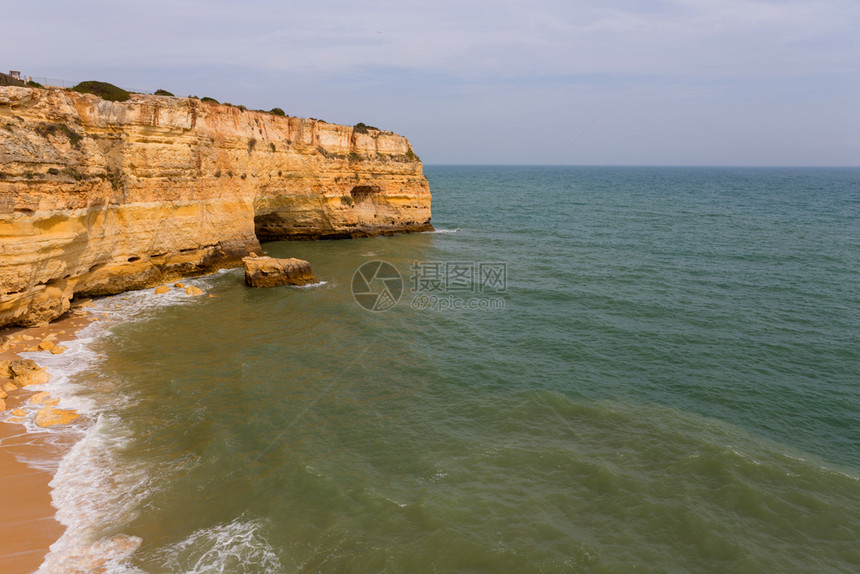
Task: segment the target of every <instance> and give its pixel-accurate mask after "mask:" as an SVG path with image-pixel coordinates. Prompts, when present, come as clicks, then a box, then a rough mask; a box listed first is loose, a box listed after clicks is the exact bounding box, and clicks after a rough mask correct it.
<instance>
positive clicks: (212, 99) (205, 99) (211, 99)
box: [200, 96, 218, 104]
mask: <svg viewBox="0 0 860 574" xmlns="http://www.w3.org/2000/svg"><path fill="white" fill-rule="evenodd" d="M200 101H201V102H209V103H210V104H217V103H218V100H216V99H215V98H210V97H209V96H204V97H202V98H200Z"/></svg>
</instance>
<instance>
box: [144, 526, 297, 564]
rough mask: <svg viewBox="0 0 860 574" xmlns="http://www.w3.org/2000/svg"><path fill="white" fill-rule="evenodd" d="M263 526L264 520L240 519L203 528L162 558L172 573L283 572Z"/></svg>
mask: <svg viewBox="0 0 860 574" xmlns="http://www.w3.org/2000/svg"><path fill="white" fill-rule="evenodd" d="M263 527H264V525H263V523H262V522H260V521H256V520H250V521H249V520H242V519H241V518H237V519H235V520H233V521H232V522H230V523H228V524H219V525H217V526H213V527H211V528H203V529H200V530H197V531H195V532H193V533H192V534H191V535H190V536H188V537H187V538H186V539H185V540H182V541H181V542H177V543H176V544H172V545H170V546H168V547H167V548H165V549H164V550H162V551H161V552H160V559H161V561H162V564H163V567H164V569H165V571H168V572H185V573H187V574H197V573H204V572H205V573H212V572H279V571H281V563H280V560H278V556H277V554H276V553H275V551H274V549H273V548H272V546H271V545H270V544H269V542H268V541H267V540H266V538H265V536H264V535H263V533H262V531H263V529H264V528H263Z"/></svg>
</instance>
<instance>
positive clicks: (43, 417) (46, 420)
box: [36, 406, 80, 428]
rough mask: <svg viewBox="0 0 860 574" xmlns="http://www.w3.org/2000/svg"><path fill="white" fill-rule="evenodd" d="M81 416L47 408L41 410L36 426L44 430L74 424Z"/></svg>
mask: <svg viewBox="0 0 860 574" xmlns="http://www.w3.org/2000/svg"><path fill="white" fill-rule="evenodd" d="M79 416H80V415H79V414H78V413H76V412H75V411H70V410H64V409H57V408H54V407H52V406H46V407H42V408H41V409H39V411H38V412H37V413H36V425H37V426H40V427H43V428H44V427H50V426H54V425H64V424H67V423H70V422H72V421H73V420H75V419H76V418H78V417H79Z"/></svg>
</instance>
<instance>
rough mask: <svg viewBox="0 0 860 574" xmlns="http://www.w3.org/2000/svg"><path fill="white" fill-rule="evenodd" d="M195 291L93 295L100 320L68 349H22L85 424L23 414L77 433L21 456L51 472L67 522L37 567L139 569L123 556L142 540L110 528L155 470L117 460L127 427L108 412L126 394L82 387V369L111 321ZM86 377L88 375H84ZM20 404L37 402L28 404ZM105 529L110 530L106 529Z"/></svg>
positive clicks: (58, 433) (46, 573)
mask: <svg viewBox="0 0 860 574" xmlns="http://www.w3.org/2000/svg"><path fill="white" fill-rule="evenodd" d="M183 283H186V284H188V285H198V286H199V285H201V284H203V285H205V284H206V283H207V281H206V280H205V279H204V278H198V279H195V280H191V281H187V280H186V281H183ZM195 300H199V298H197V297H191V296H188V295H186V294H185V292H184V291H183V290H181V289H171V290H170V292H169V293H164V294H161V295H155V294H154V293H153V290H151V289H149V290H145V291H132V292H127V293H123V294H121V295H116V296H112V297H106V298H103V299H98V300H95V301H94V302H93V304H92V305H91V306H90V307H88V308H87V311H88V312H89V313H90V314H91V315H92V316H93V317H97V318H98V319H99V320H98V321H96V322H93V323H91V324H90V325H88V326H86V327H85V328H83V329H82V330H81V331H79V332H78V335H77V339H75V340H73V341H69V342H67V343H63V345H64V346H65V347H66V348H67V350H66V352H65V353H63V354H61V355H50V354H47V353H25V355H26V356H28V357H31V358H33V359H34V360H37V361H38V362H39V363H40V364H41V365H44V366H45V367H46V368H47V370H48V372H49V373H50V374H51V381H50V382H48V383H46V384H44V385H40V390H46V391H49V392H50V393H51V395H52V396H56V397H59V398H60V399H61V402H60V405H59V406H60V407H61V408H72V409H76V410H77V411H78V412H80V413H81V415H82V419H83V424H74V425H64V426H56V427H49V428H46V429H42V428H39V427H37V426H35V425H34V424H33V423H32V422H30V421H32V420H33V418H34V417H32V416H28V417H27V421H28V422H27V423H26V425H27V430H28V431H30V432H34V433H39V434H41V435H43V436H42V437H40V439H41V438H44V439H46V440H52V439H57V440H59V439H63V440H66V441H68V440H69V438H70V437H72V438H74V439H76V440H77V442H75V444H74V446H73V447H72V448H71V449H70V450H69V451H68V453H67V454H66V455H65V456H64V457H63V458H62V459H61V460H60V461H59V463H56V462H47V463H45V462H44V461H26V462H28V463H30V464H32V465H34V466H42V467H47V468H48V469H49V470H51V471H54V470H55V471H56V472H55V474H54V477H53V479H52V480H51V487H52V489H53V490H52V492H51V496H52V499H53V504H54V506H55V507H56V508H57V520H58V521H59V522H60V523H61V524H63V526H65V527H66V530H65V532H64V533H63V535H62V536H61V537H60V539H59V540H57V541H56V542H55V543H54V544H52V545H51V548H50V552H49V553H48V555H47V556H46V557H45V560H44V562H43V563H42V565H41V566H40V568H39V570H38V573H39V574H54V573H60V572H62V573H65V572H90V571H96V570H98V571H102V572H106V573H111V574H121V573H131V572H140V570H138V569H136V568H134V567H133V566H131V565H130V563H129V557H130V556H131V555H132V554H133V553H134V551H135V550H136V549H137V548H138V546H140V544H141V542H142V541H141V540H140V539H139V538H136V537H133V536H127V535H124V534H115V533H116V531H117V527H121V526H122V525H123V524H127V523H128V522H129V521H131V520H133V519H134V518H135V517H136V512H137V508H138V507H139V505H140V502H141V500H142V499H143V498H145V497H146V496H147V495H148V494H149V493H150V491H151V489H152V488H154V487H155V485H154V484H153V483H152V480H153V477H154V476H158V475H159V474H160V473H159V470H158V469H153V468H151V467H148V466H147V465H146V464H145V463H142V462H140V463H136V464H135V463H131V462H129V461H125V460H124V461H122V463H120V462H119V461H117V458H116V457H117V455H118V453H119V452H120V451H121V450H122V449H123V448H124V446H125V445H126V444H127V443H128V442H129V440H130V438H131V436H130V431H129V430H128V429H125V428H124V427H123V425H122V422H121V421H120V420H119V419H118V418H117V417H116V416H114V415H112V414H110V413H111V411H112V410H113V409H115V408H116V407H118V406H120V405H121V404H123V402H124V401H126V400H128V399H127V398H126V397H124V396H122V395H120V394H118V393H115V392H109V393H102V394H100V395H98V398H97V399H94V398H91V397H93V396H95V395H94V394H93V393H84V392H82V391H83V388H82V387H83V386H84V385H87V384H88V382H87V381H83V382H82V381H81V378H82V377H81V375H82V373H85V371H87V370H88V369H93V368H94V367H96V366H97V364H98V362H99V361H100V360H101V356H100V354H99V352H98V351H97V350H96V347H97V345H95V344H94V343H95V342H96V341H97V340H98V339H99V338H100V337H102V336H104V335H105V333H107V332H108V331H109V329H110V327H111V326H113V325H116V324H117V323H120V322H124V321H128V320H133V319H139V318H143V317H146V316H147V314H149V313H151V312H153V311H154V310H155V309H156V308H158V307H162V306H167V305H179V304H191V303H193V302H194V301H195ZM89 383H91V381H90V382H89ZM24 408H25V409H26V410H33V409H37V408H39V405H26V406H24ZM107 533H109V535H108V534H107Z"/></svg>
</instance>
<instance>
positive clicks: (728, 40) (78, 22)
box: [0, 0, 860, 165]
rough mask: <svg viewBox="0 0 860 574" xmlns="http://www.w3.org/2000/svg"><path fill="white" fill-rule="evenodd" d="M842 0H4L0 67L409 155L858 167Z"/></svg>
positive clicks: (852, 41) (846, 5) (857, 34)
mask: <svg viewBox="0 0 860 574" xmlns="http://www.w3.org/2000/svg"><path fill="white" fill-rule="evenodd" d="M858 30H860V2H858V1H857V0H799V1H795V0H653V1H649V0H599V1H598V0H590V1H587V0H530V1H519V0H495V1H492V2H491V1H484V0H459V1H450V0H433V1H423V0H419V1H411V2H410V1H403V0H400V1H396V2H395V1H387V0H377V1H369V2H362V1H357V0H353V1H349V2H346V1H326V0H317V1H315V2H307V1H304V2H298V1H275V0H266V1H258V2H253V1H245V2H238V1H235V0H234V1H232V2H221V1H202V0H188V1H181V0H180V1H166V0H146V1H135V2H126V1H122V0H110V1H108V0H103V1H87V0H77V1H75V2H47V1H38V0H28V1H15V0H12V1H9V2H4V6H3V32H2V33H0V54H2V55H3V58H2V60H4V62H2V63H0V65H3V66H5V67H6V68H8V69H16V70H22V71H23V72H24V73H25V74H28V75H32V76H35V77H49V78H57V79H63V80H67V81H71V82H78V81H82V80H104V81H109V82H112V83H115V84H117V85H120V86H122V87H126V88H130V89H138V90H148V91H153V90H155V89H157V88H163V89H167V90H169V91H171V92H173V93H175V94H176V95H182V96H185V95H189V94H195V95H198V96H201V97H202V96H210V97H214V98H216V99H218V100H220V101H222V102H223V101H228V102H232V103H234V104H244V105H245V106H247V107H249V108H265V109H269V108H272V107H275V106H278V107H281V108H283V109H284V110H285V111H286V112H287V113H288V114H291V115H298V116H303V117H316V118H321V119H325V120H327V121H330V122H336V123H344V124H355V123H357V122H365V123H367V124H371V125H374V126H378V127H380V128H383V129H389V130H392V131H396V132H398V133H401V134H403V135H405V136H407V137H408V138H409V139H410V140H411V141H412V144H413V147H414V148H415V151H416V153H418V155H420V156H421V157H422V159H423V160H424V162H425V163H428V164H439V163H491V164H509V163H513V164H553V163H556V164H616V165H643V164H644V165H860V39H858V38H860V31H858Z"/></svg>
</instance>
